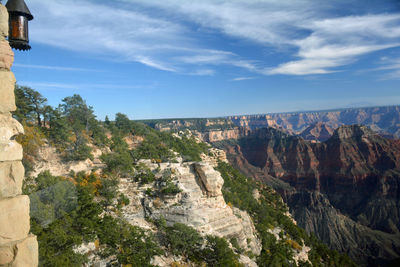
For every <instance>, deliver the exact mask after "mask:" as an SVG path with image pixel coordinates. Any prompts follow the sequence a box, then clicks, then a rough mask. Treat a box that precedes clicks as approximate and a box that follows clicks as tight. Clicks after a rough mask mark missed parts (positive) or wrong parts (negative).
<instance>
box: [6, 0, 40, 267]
mask: <svg viewBox="0 0 400 267" xmlns="http://www.w3.org/2000/svg"><path fill="white" fill-rule="evenodd" d="M7 35H8V12H7V9H6V8H5V7H4V6H3V5H1V4H0V266H13V267H30V266H37V265H38V243H37V240H36V236H34V235H31V234H29V230H30V222H29V197H28V196H24V195H21V194H22V180H23V178H24V167H23V166H22V163H21V160H22V147H21V145H20V144H18V143H17V142H16V141H15V140H14V138H15V136H16V135H18V134H20V133H23V131H24V129H23V127H22V125H21V124H20V123H19V122H18V121H16V120H15V119H13V118H12V116H11V113H10V112H12V111H14V110H15V109H16V107H15V97H14V86H15V77H14V74H13V73H12V72H11V65H12V63H13V60H14V53H13V51H12V50H11V47H10V46H9V44H8V41H7V40H6V37H7Z"/></svg>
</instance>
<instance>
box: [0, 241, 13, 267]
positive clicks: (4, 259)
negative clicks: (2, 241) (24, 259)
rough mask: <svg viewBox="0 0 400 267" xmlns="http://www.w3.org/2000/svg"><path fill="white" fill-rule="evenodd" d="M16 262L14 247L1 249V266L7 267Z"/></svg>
mask: <svg viewBox="0 0 400 267" xmlns="http://www.w3.org/2000/svg"><path fill="white" fill-rule="evenodd" d="M13 260H14V248H13V247H12V246H2V247H0V266H5V265H8V264H9V263H11V262H12V261H13Z"/></svg>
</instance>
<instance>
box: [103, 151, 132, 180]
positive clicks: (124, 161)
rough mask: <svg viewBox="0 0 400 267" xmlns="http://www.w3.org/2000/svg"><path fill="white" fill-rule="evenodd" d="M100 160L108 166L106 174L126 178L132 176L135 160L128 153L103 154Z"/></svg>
mask: <svg viewBox="0 0 400 267" xmlns="http://www.w3.org/2000/svg"><path fill="white" fill-rule="evenodd" d="M100 159H101V160H102V161H103V162H104V163H105V164H106V168H105V170H104V172H105V173H110V174H112V175H116V176H125V177H129V176H130V175H131V174H132V171H133V167H132V165H133V159H132V158H131V156H130V154H129V153H128V152H113V153H109V154H103V155H101V157H100Z"/></svg>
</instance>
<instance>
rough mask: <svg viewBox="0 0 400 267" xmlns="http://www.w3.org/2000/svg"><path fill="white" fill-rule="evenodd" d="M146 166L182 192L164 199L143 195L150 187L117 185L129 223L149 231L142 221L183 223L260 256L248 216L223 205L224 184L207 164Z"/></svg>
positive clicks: (132, 184) (259, 249) (124, 181)
mask: <svg viewBox="0 0 400 267" xmlns="http://www.w3.org/2000/svg"><path fill="white" fill-rule="evenodd" d="M146 163H147V166H148V167H150V168H151V169H153V170H156V169H157V170H158V172H159V173H163V172H164V171H167V172H170V173H172V179H173V182H174V183H175V184H176V185H177V186H178V187H179V189H180V190H181V192H180V193H178V194H176V195H174V196H166V197H165V198H163V199H160V198H152V197H149V196H148V195H146V193H145V191H146V190H147V189H148V188H153V186H152V185H146V186H143V187H138V186H137V185H136V184H134V183H132V182H130V181H129V180H123V181H122V183H121V185H120V190H121V192H122V193H124V194H125V195H127V196H128V197H129V199H130V200H131V204H130V205H128V206H127V207H124V211H123V214H124V216H125V218H126V219H127V220H128V221H129V222H130V223H132V224H134V225H138V226H141V227H144V228H149V229H150V228H151V225H149V224H147V223H146V221H145V220H144V218H152V219H159V218H161V217H163V218H165V219H166V221H167V224H169V225H172V224H174V223H183V224H186V225H189V226H191V227H193V228H195V229H196V230H198V231H199V232H200V233H202V234H204V235H207V234H210V235H217V236H221V237H225V238H227V239H228V240H229V239H230V238H236V239H237V241H238V243H239V246H240V247H241V248H243V249H244V250H245V251H251V252H252V253H253V254H255V255H259V254H260V251H261V243H260V241H259V240H258V239H257V237H256V230H255V227H254V224H253V222H252V220H251V218H250V216H249V215H248V214H247V213H246V212H244V211H240V210H238V209H236V208H232V207H230V206H229V205H227V203H226V202H225V200H224V198H223V196H222V192H221V189H222V185H223V183H224V181H223V179H222V177H221V175H220V173H219V172H217V171H215V170H214V169H213V168H212V166H211V165H209V164H208V163H204V162H202V163H193V162H192V163H160V164H153V163H150V162H146Z"/></svg>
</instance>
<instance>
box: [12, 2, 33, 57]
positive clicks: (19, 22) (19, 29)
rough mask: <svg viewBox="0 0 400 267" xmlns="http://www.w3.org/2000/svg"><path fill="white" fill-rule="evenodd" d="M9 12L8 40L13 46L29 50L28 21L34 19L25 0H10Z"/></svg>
mask: <svg viewBox="0 0 400 267" xmlns="http://www.w3.org/2000/svg"><path fill="white" fill-rule="evenodd" d="M6 7H7V10H8V14H9V17H10V18H9V34H8V42H9V43H10V46H11V47H12V48H15V49H18V50H29V49H31V46H30V45H29V32H28V21H30V20H32V19H33V16H32V14H31V12H30V11H29V9H28V7H27V6H26V4H25V1H24V0H8V2H7V4H6Z"/></svg>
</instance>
